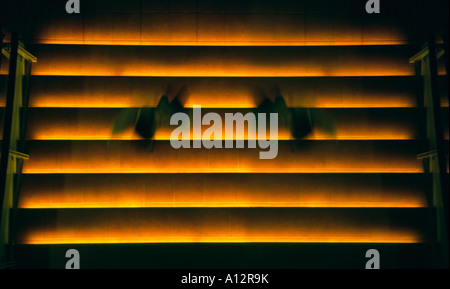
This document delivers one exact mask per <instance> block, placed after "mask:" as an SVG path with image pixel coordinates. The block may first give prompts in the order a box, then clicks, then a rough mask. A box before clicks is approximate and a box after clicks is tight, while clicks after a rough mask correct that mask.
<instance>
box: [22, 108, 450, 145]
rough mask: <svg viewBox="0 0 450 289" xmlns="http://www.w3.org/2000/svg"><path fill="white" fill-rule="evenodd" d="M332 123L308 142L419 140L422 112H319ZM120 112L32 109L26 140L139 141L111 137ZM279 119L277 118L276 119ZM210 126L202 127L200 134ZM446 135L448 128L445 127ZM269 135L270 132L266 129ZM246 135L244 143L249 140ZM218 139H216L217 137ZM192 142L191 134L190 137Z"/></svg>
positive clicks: (162, 135) (163, 136) (283, 136)
mask: <svg viewBox="0 0 450 289" xmlns="http://www.w3.org/2000/svg"><path fill="white" fill-rule="evenodd" d="M320 110H321V111H323V112H324V113H326V114H327V115H328V116H329V117H330V118H331V119H333V120H334V122H335V125H336V128H337V132H336V135H335V136H333V135H330V134H327V133H326V132H324V131H322V130H321V129H320V128H318V129H316V130H315V131H314V132H313V133H312V134H311V135H309V136H308V137H307V139H315V140H320V139H339V140H357V139H372V140H376V139H381V140H382V139H396V140H400V139H417V138H419V129H418V121H419V119H420V112H421V110H418V109H411V108H387V109H386V108H377V109H355V108H353V109H320ZM121 112H122V110H121V109H100V108H98V109H92V108H89V109H88V108H83V109H73V108H33V109H30V110H29V114H28V117H29V125H28V131H27V132H28V134H27V135H28V139H32V140H108V139H123V140H125V139H126V140H136V139H140V138H141V137H140V136H139V135H138V134H137V133H136V132H134V129H133V127H132V126H130V127H129V128H128V129H127V130H126V131H125V132H123V133H121V134H118V135H114V136H113V135H112V132H111V129H112V125H113V123H114V121H115V120H116V119H117V117H118V115H119V114H120V113H121ZM201 112H202V115H205V114H207V113H210V112H214V113H218V114H219V115H220V116H221V117H222V120H224V119H225V114H226V113H231V114H235V113H242V114H243V115H245V114H247V113H248V112H252V110H250V109H203V108H202V110H201ZM279 117H280V116H279ZM176 127H177V126H172V127H162V128H161V129H159V130H158V131H157V132H156V135H155V139H157V140H169V139H170V135H171V133H172V130H173V129H175V128H176ZM208 127H209V126H202V133H203V132H204V131H205V130H206V129H207V128H208ZM222 127H223V129H222V131H223V135H222V139H225V123H224V122H222ZM446 129H447V130H446V135H448V127H446ZM267 132H269V128H267ZM247 133H248V132H247V131H245V136H244V138H245V139H248V135H247ZM217 137H218V136H217ZM234 137H236V136H235V135H234ZM290 138H292V137H291V135H290V132H289V128H287V127H286V126H283V125H279V127H278V139H280V140H288V139H290ZM191 139H192V133H191Z"/></svg>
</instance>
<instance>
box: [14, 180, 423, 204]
mask: <svg viewBox="0 0 450 289" xmlns="http://www.w3.org/2000/svg"><path fill="white" fill-rule="evenodd" d="M330 184H331V185H330ZM426 206H427V199H426V195H425V176H424V175H422V174H321V173H317V174H167V173H161V174H47V175H45V174H44V175H40V174H32V175H30V174H26V175H23V176H22V185H21V193H20V199H19V207H20V208H89V207H92V208H116V207H117V208H120V207H426Z"/></svg>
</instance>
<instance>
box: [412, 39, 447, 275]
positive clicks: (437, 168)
mask: <svg viewBox="0 0 450 289" xmlns="http://www.w3.org/2000/svg"><path fill="white" fill-rule="evenodd" d="M444 53H445V54H444ZM447 53H448V51H446V50H441V49H439V50H437V49H436V42H435V38H434V36H432V35H430V37H429V39H428V42H427V45H426V47H425V48H424V49H422V50H421V51H420V52H419V53H417V54H416V55H414V56H413V57H411V58H410V63H414V64H419V65H420V76H422V78H423V83H424V85H423V99H421V101H423V106H424V108H425V110H426V138H427V140H428V145H429V151H428V152H425V153H422V154H419V155H417V158H418V159H422V161H423V165H424V169H425V172H426V173H429V174H430V175H431V177H432V179H431V181H430V182H431V186H432V195H431V196H430V197H429V198H430V206H432V207H433V208H434V209H435V210H436V211H435V214H436V215H435V217H434V218H435V219H436V224H435V231H434V232H435V233H436V235H435V236H434V240H435V241H436V242H437V244H438V246H439V247H440V248H439V250H440V254H439V256H438V258H439V259H440V260H439V261H440V264H441V266H442V267H448V259H449V258H448V176H447V166H446V157H445V143H444V137H443V128H442V115H441V104H440V96H439V90H438V68H437V60H438V59H439V58H440V57H442V56H443V55H445V56H446V57H448V56H447Z"/></svg>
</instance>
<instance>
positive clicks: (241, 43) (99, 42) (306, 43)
mask: <svg viewBox="0 0 450 289" xmlns="http://www.w3.org/2000/svg"><path fill="white" fill-rule="evenodd" d="M30 43H33V44H64V45H136V46H364V45H367V46H373V45H408V44H409V42H408V41H406V40H391V41H389V40H366V41H339V40H338V41H327V40H323V41H245V40H241V41H140V40H65V39H38V40H35V41H31V42H30Z"/></svg>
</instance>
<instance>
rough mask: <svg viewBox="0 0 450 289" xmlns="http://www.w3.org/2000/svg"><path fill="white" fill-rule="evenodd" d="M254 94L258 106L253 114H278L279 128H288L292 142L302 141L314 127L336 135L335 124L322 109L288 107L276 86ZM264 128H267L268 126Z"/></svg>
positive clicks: (258, 90) (259, 90)
mask: <svg viewBox="0 0 450 289" xmlns="http://www.w3.org/2000/svg"><path fill="white" fill-rule="evenodd" d="M255 93H256V97H257V99H259V100H260V104H259V105H258V107H257V108H256V109H255V110H254V112H255V113H268V114H270V113H278V124H279V126H280V127H285V128H288V129H289V132H290V134H291V136H292V137H293V138H294V140H301V139H304V138H305V137H307V136H308V135H310V134H311V133H312V132H313V130H314V128H315V127H320V128H322V129H323V130H324V131H326V132H327V133H328V134H331V135H335V134H336V127H335V123H334V121H333V120H332V119H331V118H330V117H329V116H328V114H327V113H326V112H325V110H324V109H313V108H304V107H296V108H290V107H288V106H287V104H286V101H285V99H284V97H283V96H282V94H281V92H280V88H279V86H278V85H274V86H273V87H271V88H269V89H268V90H266V91H264V90H263V89H261V88H259V89H257V90H256V91H255ZM261 99H262V100H261ZM268 119H269V117H267V118H266V120H268ZM266 127H269V124H267V125H266Z"/></svg>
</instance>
